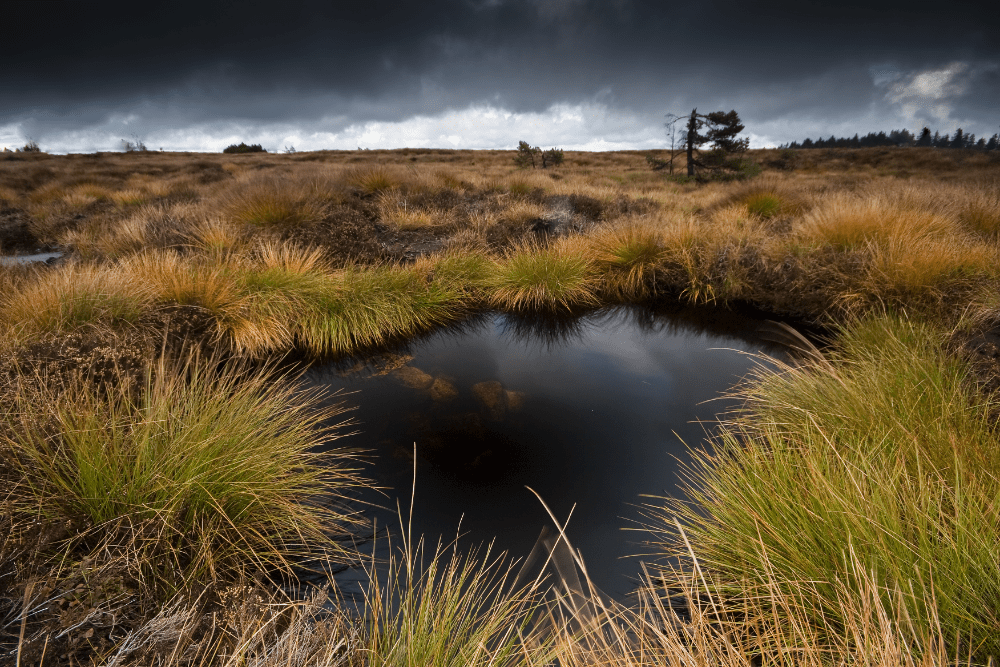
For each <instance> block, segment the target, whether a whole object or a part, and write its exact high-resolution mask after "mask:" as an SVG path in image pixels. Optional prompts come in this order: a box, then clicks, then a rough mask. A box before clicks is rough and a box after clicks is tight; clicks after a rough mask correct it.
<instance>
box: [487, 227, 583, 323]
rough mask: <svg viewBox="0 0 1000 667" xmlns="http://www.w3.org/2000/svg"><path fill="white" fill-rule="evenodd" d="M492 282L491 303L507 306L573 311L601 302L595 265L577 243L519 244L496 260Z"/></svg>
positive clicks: (514, 308) (513, 308)
mask: <svg viewBox="0 0 1000 667" xmlns="http://www.w3.org/2000/svg"><path fill="white" fill-rule="evenodd" d="M490 282H491V285H490V303H491V305H493V306H494V307H496V308H501V309H504V310H513V311H525V310H543V311H549V312H551V311H570V310H572V309H573V308H576V307H586V306H593V305H595V304H596V303H598V301H597V288H598V284H597V280H596V279H595V276H594V272H593V265H592V262H591V260H590V259H589V257H588V256H587V254H586V251H585V249H584V248H583V247H582V246H581V245H580V244H578V243H577V244H573V243H554V244H552V245H549V246H547V247H543V246H538V245H534V244H522V245H519V246H516V247H514V248H513V249H512V250H510V251H509V252H508V253H507V254H506V255H505V256H504V257H503V258H502V259H501V260H500V261H498V262H497V263H496V267H495V270H494V274H493V276H492V278H491V281H490Z"/></svg>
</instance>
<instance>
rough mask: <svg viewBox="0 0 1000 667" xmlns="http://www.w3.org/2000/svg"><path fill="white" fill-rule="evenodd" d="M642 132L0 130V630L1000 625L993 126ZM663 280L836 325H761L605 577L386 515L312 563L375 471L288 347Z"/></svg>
mask: <svg viewBox="0 0 1000 667" xmlns="http://www.w3.org/2000/svg"><path fill="white" fill-rule="evenodd" d="M645 155H646V154H644V153H639V152H617V153H573V152H567V153H566V155H565V161H564V163H563V164H561V165H559V166H557V167H551V168H548V169H519V168H517V167H515V164H514V161H513V156H514V152H513V151H450V150H424V149H404V150H396V151H356V152H355V151H350V152H315V153H298V154H281V155H272V154H262V153H257V154H245V155H219V154H215V155H207V154H198V155H194V154H191V155H185V154H164V153H155V152H131V153H124V154H98V155H68V156H50V155H46V154H44V153H42V154H37V153H17V154H5V155H2V156H0V257H2V258H3V259H4V261H3V263H0V332H2V333H0V458H2V461H3V462H2V465H0V475H2V476H3V478H4V479H3V486H4V489H5V493H4V494H3V495H2V496H0V502H2V510H0V524H2V533H0V651H2V653H3V656H4V660H8V661H11V662H12V663H13V662H14V661H15V660H16V661H18V662H19V663H20V664H45V665H61V664H67V665H68V664H78V665H84V664H107V665H126V664H162V665H207V664H220V665H244V664H255V665H340V664H344V665H362V664H365V665H368V664H371V665H414V666H415V665H421V666H423V665H457V664H462V665H480V664H481V665H515V664H525V665H535V664H537V665H547V664H560V665H587V664H602V665H603V664H608V665H647V664H648V665H663V664H693V665H714V664H719V665H727V666H729V665H731V666H733V667H735V666H737V665H739V666H743V665H758V664H763V663H767V664H809V665H827V664H830V665H835V664H836V665H839V664H846V663H852V664H869V665H886V666H888V665H890V664H891V665H911V664H912V665H918V664H919V665H945V664H955V663H961V664H977V665H978V664H984V665H985V664H988V663H990V661H992V660H994V659H996V658H997V657H1000V483H998V477H1000V446H998V444H1000V443H998V422H997V419H998V416H1000V410H998V408H1000V405H998V402H997V395H996V391H997V390H998V388H1000V159H998V156H997V154H996V151H992V152H989V153H985V152H976V151H966V150H948V151H942V150H936V149H931V148H928V149H923V148H877V149H830V150H781V151H779V150H764V151H750V153H749V156H750V159H751V160H752V161H753V163H755V164H756V165H757V168H755V169H750V170H746V172H745V173H744V174H742V177H741V178H740V179H731V180H721V179H706V180H703V181H697V180H690V179H686V178H683V177H672V176H670V175H669V174H667V173H666V172H665V171H664V170H659V171H654V170H652V169H651V168H650V166H649V163H648V162H647V160H646V159H645ZM660 157H661V158H663V157H664V156H663V155H660ZM677 172H678V173H683V164H681V165H680V166H679V167H678V169H677ZM39 253H53V254H58V255H59V256H58V257H55V258H53V259H51V260H49V261H48V262H45V263H25V262H15V261H10V258H11V257H13V256H16V255H21V256H24V255H32V254H39ZM678 301H680V302H684V303H689V304H694V305H697V306H699V307H702V308H730V309H737V310H738V309H744V308H753V309H755V310H757V311H763V312H765V313H768V314H770V316H772V317H773V318H774V319H776V320H779V321H782V322H784V323H787V324H791V325H792V326H793V327H799V328H800V329H801V328H803V327H808V328H809V330H810V331H817V330H818V331H823V332H825V335H824V337H823V339H822V340H812V341H810V340H807V339H806V338H804V337H802V336H801V335H800V334H798V333H797V332H796V331H795V329H793V328H788V327H785V328H784V329H783V330H784V331H785V338H786V343H787V344H788V345H789V346H790V348H791V352H792V359H793V360H792V361H789V362H787V363H777V362H773V361H772V362H768V363H767V364H763V365H762V366H761V368H760V370H759V372H758V373H756V374H755V375H753V376H752V377H749V378H747V379H746V381H745V382H744V384H742V385H740V386H739V387H737V388H735V389H734V392H735V394H736V395H737V396H738V397H740V398H742V399H743V402H742V405H743V407H742V408H741V409H740V410H739V411H737V412H735V413H732V414H729V415H727V416H726V417H725V420H724V422H723V423H722V424H721V427H720V429H719V431H718V434H717V435H714V436H713V437H712V441H711V445H712V446H711V447H710V448H697V449H696V452H695V454H694V455H693V456H694V459H693V462H692V463H691V464H690V468H689V471H688V473H689V474H688V479H689V482H690V488H689V489H688V493H687V497H686V499H685V500H684V501H681V500H678V499H670V498H665V499H647V500H646V502H647V507H646V515H647V517H648V525H647V526H646V528H647V537H646V539H647V541H648V543H649V545H650V546H651V548H652V549H653V550H654V551H655V552H656V554H657V555H658V556H659V559H658V560H657V561H656V562H652V563H649V564H648V565H646V566H644V568H643V570H642V571H641V572H640V571H637V572H636V576H637V577H638V578H639V580H640V582H641V583H640V585H639V586H638V587H637V590H636V593H635V595H634V597H633V598H632V599H631V600H630V601H629V602H628V603H627V604H626V603H620V602H613V601H609V600H607V599H606V598H604V597H602V596H601V595H599V594H598V593H597V592H596V591H593V590H591V589H590V588H589V587H588V585H587V577H586V568H585V562H582V561H579V562H576V563H575V564H574V558H576V557H577V555H576V554H575V552H574V551H573V550H572V548H571V547H569V546H568V544H567V542H566V541H563V542H559V541H558V540H557V542H558V543H559V544H561V545H562V546H558V547H556V548H555V549H554V550H551V552H550V554H549V558H550V560H553V561H555V562H556V565H559V568H558V569H559V575H560V576H559V577H555V578H553V577H548V578H543V577H540V576H539V577H533V576H527V577H524V576H521V577H518V576H516V575H517V567H518V566H516V565H515V564H514V563H512V562H511V561H510V560H508V559H506V558H498V557H497V556H496V555H495V554H490V553H489V552H488V551H485V550H484V551H481V552H479V553H478V554H476V553H471V554H463V553H461V552H460V551H453V550H451V549H450V548H443V549H439V550H435V549H434V547H433V546H432V544H426V543H423V542H422V541H420V540H419V538H418V536H412V535H408V534H407V531H406V530H403V531H402V533H403V536H402V539H401V544H399V545H398V546H399V548H398V549H395V548H394V550H393V553H394V554H397V556H396V557H394V558H393V559H390V560H389V561H375V560H369V561H365V562H364V563H363V567H364V568H366V569H367V570H368V571H369V572H371V573H373V576H371V577H370V579H369V582H368V584H367V588H366V591H365V594H364V596H363V598H364V599H363V600H361V601H360V602H359V601H347V600H344V599H341V598H340V597H339V595H338V592H337V591H336V590H329V589H321V588H317V589H315V590H313V589H308V587H305V586H304V585H302V584H301V582H302V581H303V580H304V579H303V573H304V572H306V571H307V570H314V571H315V570H318V571H323V570H335V569H337V568H339V567H342V566H344V565H346V564H351V563H356V562H358V559H359V556H358V554H357V552H355V551H354V549H353V548H352V547H349V546H347V545H349V544H350V543H351V542H350V539H349V538H350V536H351V535H355V534H359V533H360V532H363V531H364V530H365V517H364V515H363V513H358V512H357V511H356V510H355V509H353V508H352V506H351V505H350V504H348V503H346V502H345V501H346V500H347V499H348V498H350V496H351V493H352V491H353V490H356V489H358V488H360V487H362V486H365V485H366V484H368V483H369V482H367V481H366V480H365V477H364V466H363V465H362V464H361V463H360V462H359V458H358V454H357V453H356V452H354V451H353V450H352V449H351V448H350V439H349V438H344V439H342V440H338V438H340V437H341V436H342V435H343V434H344V433H345V432H346V430H345V428H344V427H342V426H339V427H338V426H331V424H333V423H336V422H337V421H338V419H340V417H338V416H337V408H336V407H333V408H331V407H323V406H327V405H329V403H328V402H324V401H322V400H320V399H321V397H319V396H317V395H315V394H312V393H308V392H302V391H301V390H300V389H299V388H298V385H297V384H296V378H297V375H296V373H297V372H298V371H297V369H300V368H302V366H303V365H304V364H309V363H312V362H314V361H317V360H326V359H331V358H344V357H349V356H355V355H370V354H378V353H379V351H381V350H384V349H387V347H388V346H391V345H392V344H394V343H396V342H399V341H405V340H407V339H409V338H411V337H414V336H417V335H420V334H422V333H424V332H427V331H431V330H434V329H436V328H439V327H446V326H448V325H450V324H453V323H458V322H461V321H462V320H463V319H465V318H467V317H469V316H470V315H473V314H475V313H478V312H482V311H485V310H498V311H502V312H511V313H530V314H544V315H548V316H557V315H560V316H570V317H571V316H573V315H575V314H579V313H582V312H586V311H588V310H593V309H595V308H600V307H603V306H609V305H615V304H631V303H650V302H678ZM691 444H692V445H697V444H698V443H691ZM319 451H324V453H322V454H320V453H317V452H319ZM539 491H540V492H542V494H543V495H544V490H539ZM638 500H639V499H637V501H638ZM403 514H404V516H403V517H402V518H401V523H402V524H403V527H404V528H405V525H406V517H405V512H403ZM556 519H557V518H556V517H553V520H554V521H556ZM554 525H558V521H556V524H554ZM524 555H525V554H515V555H514V556H524ZM584 556H586V554H584ZM569 569H572V570H574V572H575V571H577V570H578V571H579V573H580V577H581V581H582V583H579V584H577V583H575V577H569V576H567V574H566V573H567V571H568V570H569ZM637 569H638V565H637ZM310 580H312V581H315V577H313V578H312V579H310ZM554 583H555V585H554V586H553V584H554Z"/></svg>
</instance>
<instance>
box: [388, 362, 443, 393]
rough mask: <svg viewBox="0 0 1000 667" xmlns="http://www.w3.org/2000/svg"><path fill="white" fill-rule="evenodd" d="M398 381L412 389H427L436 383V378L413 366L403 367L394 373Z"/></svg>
mask: <svg viewBox="0 0 1000 667" xmlns="http://www.w3.org/2000/svg"><path fill="white" fill-rule="evenodd" d="M392 374H393V375H394V376H396V379H398V380H399V381H400V382H402V383H403V384H405V385H406V386H407V387H410V388H411V389H426V388H427V387H429V386H431V383H432V382H434V378H433V377H431V376H430V375H428V374H427V373H425V372H423V371H422V370H420V369H419V368H414V367H413V366H403V367H401V368H397V369H396V370H394V371H393V372H392Z"/></svg>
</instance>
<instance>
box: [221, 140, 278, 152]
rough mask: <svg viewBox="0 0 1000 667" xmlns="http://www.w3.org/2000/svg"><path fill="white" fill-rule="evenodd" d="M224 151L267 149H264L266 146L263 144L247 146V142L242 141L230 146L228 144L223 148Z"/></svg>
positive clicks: (257, 150) (262, 150)
mask: <svg viewBox="0 0 1000 667" xmlns="http://www.w3.org/2000/svg"><path fill="white" fill-rule="evenodd" d="M222 152H223V153H266V152H267V151H266V150H264V147H263V146H261V145H260V144H250V145H249V146H247V145H246V144H245V143H243V142H242V141H241V142H240V143H239V145H236V144H230V145H229V146H226V147H225V148H224V149H222Z"/></svg>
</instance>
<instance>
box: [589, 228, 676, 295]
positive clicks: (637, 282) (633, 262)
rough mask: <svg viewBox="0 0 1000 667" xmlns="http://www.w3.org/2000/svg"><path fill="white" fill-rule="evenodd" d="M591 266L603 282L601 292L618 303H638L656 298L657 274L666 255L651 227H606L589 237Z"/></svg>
mask: <svg viewBox="0 0 1000 667" xmlns="http://www.w3.org/2000/svg"><path fill="white" fill-rule="evenodd" d="M590 238H591V239H592V242H593V244H594V262H595V265H596V267H597V270H598V271H599V272H600V273H601V275H602V278H603V280H604V285H603V287H602V290H603V291H604V292H605V293H606V294H607V295H608V296H610V297H611V298H613V299H616V300H621V301H626V302H628V301H641V300H644V299H647V298H649V297H650V296H653V295H655V294H656V287H657V285H656V283H657V271H658V270H660V269H661V268H662V263H663V260H664V259H665V257H666V251H665V249H664V247H663V243H662V240H661V238H660V233H659V231H658V230H657V229H656V228H655V227H654V226H652V225H650V224H648V223H647V224H645V225H644V224H642V223H641V222H629V223H626V224H623V225H605V226H602V227H600V228H598V230H597V231H595V232H593V233H592V234H591V236H590Z"/></svg>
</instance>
